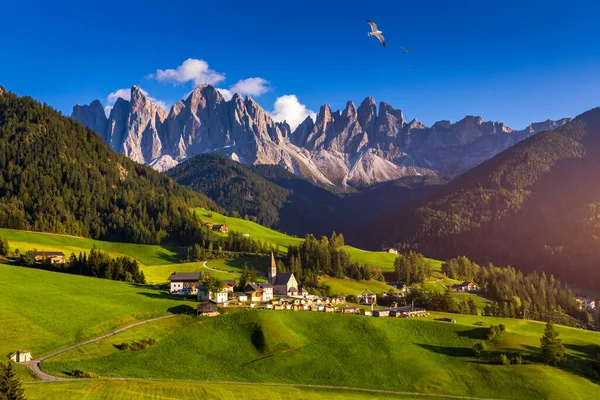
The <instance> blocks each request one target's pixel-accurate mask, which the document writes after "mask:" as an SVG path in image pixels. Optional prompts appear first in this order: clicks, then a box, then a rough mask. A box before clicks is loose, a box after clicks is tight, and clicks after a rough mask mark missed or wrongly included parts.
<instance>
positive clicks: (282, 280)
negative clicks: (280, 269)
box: [274, 272, 294, 285]
mask: <svg viewBox="0 0 600 400" xmlns="http://www.w3.org/2000/svg"><path fill="white" fill-rule="evenodd" d="M293 276H294V274H293V273H292V272H286V273H282V274H277V275H276V276H275V283H274V285H287V284H288V282H289V281H290V279H292V277H293Z"/></svg>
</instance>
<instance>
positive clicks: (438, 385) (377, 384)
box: [43, 311, 600, 399]
mask: <svg viewBox="0 0 600 400" xmlns="http://www.w3.org/2000/svg"><path fill="white" fill-rule="evenodd" d="M435 316H440V315H437V314H436V315H435ZM453 317H454V318H456V319H457V320H458V321H459V324H449V323H444V322H437V321H433V320H432V319H433V316H432V317H430V318H429V319H428V320H425V319H395V318H372V317H371V318H370V317H360V316H350V315H337V314H336V315H328V314H324V313H311V312H295V313H294V312H283V311H282V312H277V311H246V312H235V313H231V314H229V315H226V316H222V317H219V318H213V319H205V318H193V317H178V318H176V319H172V320H166V321H161V322H160V326H157V325H158V324H153V325H154V326H149V325H144V326H140V327H137V328H134V329H132V330H130V331H127V332H123V333H122V334H119V335H116V336H115V337H111V338H108V339H105V340H103V341H101V342H97V343H94V344H91V345H88V346H85V347H83V348H80V349H77V350H74V351H71V352H68V353H65V354H62V355H60V356H58V357H56V358H53V359H50V360H48V361H46V362H44V364H43V368H44V369H46V370H48V371H49V372H52V373H55V374H61V373H62V371H70V370H73V369H75V368H79V369H82V370H85V371H92V372H95V373H97V374H98V375H100V376H115V377H116V376H119V377H125V376H129V377H138V378H148V375H149V374H151V375H152V377H153V378H164V379H191V380H208V381H211V380H227V381H244V382H247V381H249V382H282V383H286V382H287V383H306V384H325V385H326V384H332V383H333V384H335V385H340V386H353V387H365V388H377V389H388V390H400V391H416V392H424V393H443V394H457V395H469V396H480V397H494V398H514V399H531V398H548V399H553V398H554V399H562V398H578V399H586V398H598V396H600V388H599V387H598V386H597V385H596V384H593V383H591V382H590V381H588V380H586V379H584V378H581V377H578V376H576V375H574V374H571V373H569V372H565V371H563V370H560V369H557V368H551V367H547V366H543V365H538V364H529V365H518V366H517V365H515V366H501V365H497V364H492V363H488V362H480V361H479V360H478V359H475V358H473V357H472V351H471V348H472V345H473V344H474V343H475V342H477V341H478V340H479V338H481V337H482V336H483V335H484V332H485V329H484V328H482V327H475V326H473V325H472V324H473V323H474V322H476V321H483V322H484V325H489V324H491V323H494V324H498V323H505V324H506V325H507V332H505V333H503V334H501V336H500V337H499V339H498V340H496V341H495V342H494V344H493V346H494V348H493V349H492V350H493V351H495V350H496V349H497V350H500V351H507V349H508V350H513V351H514V350H519V351H522V352H524V353H525V354H526V357H528V354H529V352H533V353H536V352H537V351H538V350H537V349H538V348H539V337H540V336H541V335H542V333H543V328H544V327H543V324H539V323H532V322H526V321H518V320H509V319H508V320H504V319H494V318H483V317H469V316H455V315H453ZM460 322H463V323H467V324H468V325H462V324H460ZM559 331H560V333H561V337H562V338H563V340H564V342H565V344H566V345H567V347H568V349H569V354H570V356H572V357H576V356H577V354H576V352H577V351H578V350H573V349H574V348H576V347H574V346H588V347H594V348H597V347H598V346H599V345H600V335H599V334H597V333H593V332H585V331H580V330H572V329H568V328H559ZM148 336H151V337H155V338H156V339H157V344H156V345H155V346H154V347H153V348H151V349H148V350H145V351H143V352H140V353H124V352H121V351H119V350H117V349H116V348H115V347H114V346H113V344H117V343H121V342H124V341H130V340H136V339H141V338H144V337H148ZM528 346H531V347H528ZM149 365H151V366H152V368H151V370H149V368H148V366H149Z"/></svg>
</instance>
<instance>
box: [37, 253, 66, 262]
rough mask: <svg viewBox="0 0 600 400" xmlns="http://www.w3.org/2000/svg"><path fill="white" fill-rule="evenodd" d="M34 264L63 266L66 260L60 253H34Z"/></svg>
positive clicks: (63, 254)
mask: <svg viewBox="0 0 600 400" xmlns="http://www.w3.org/2000/svg"><path fill="white" fill-rule="evenodd" d="M33 256H34V257H35V261H36V262H44V261H46V262H49V263H51V264H64V263H65V262H66V261H67V259H66V258H65V253H63V252H62V251H36V252H34V253H33Z"/></svg>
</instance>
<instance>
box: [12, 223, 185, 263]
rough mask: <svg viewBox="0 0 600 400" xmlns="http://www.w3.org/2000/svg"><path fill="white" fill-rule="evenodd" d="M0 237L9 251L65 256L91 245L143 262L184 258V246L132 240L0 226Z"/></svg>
mask: <svg viewBox="0 0 600 400" xmlns="http://www.w3.org/2000/svg"><path fill="white" fill-rule="evenodd" d="M0 236H2V237H6V238H7V239H8V241H9V244H10V247H11V249H12V250H14V249H19V251H20V252H21V253H24V252H25V251H27V250H33V249H34V248H35V249H37V250H38V251H62V252H64V253H65V254H66V255H67V256H69V255H70V254H71V252H75V253H76V254H78V253H79V252H88V253H89V251H90V249H92V248H93V247H94V246H96V248H98V249H100V250H104V251H106V252H108V253H109V254H111V255H112V256H113V257H114V256H121V255H126V256H129V257H132V258H135V259H136V260H138V262H140V263H141V264H143V265H146V266H149V265H163V264H168V263H178V262H180V260H183V259H185V256H186V251H187V249H186V248H183V247H163V246H153V245H143V244H131V243H113V242H104V241H101V240H92V239H85V238H80V237H76V236H68V235H57V234H49V233H40V232H29V231H17V230H13V229H0Z"/></svg>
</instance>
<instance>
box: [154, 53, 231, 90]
mask: <svg viewBox="0 0 600 400" xmlns="http://www.w3.org/2000/svg"><path fill="white" fill-rule="evenodd" d="M148 77H149V78H156V80H157V81H160V82H171V83H173V84H180V83H185V82H193V83H194V84H195V85H202V84H204V83H208V84H211V85H214V84H217V83H219V82H222V81H224V80H225V74H222V73H219V72H217V71H215V70H212V69H210V68H209V66H208V63H207V62H206V61H204V60H198V59H195V58H188V59H187V60H185V61H184V62H183V63H182V64H181V65H180V66H178V67H177V68H176V69H157V70H156V74H151V75H148Z"/></svg>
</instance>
